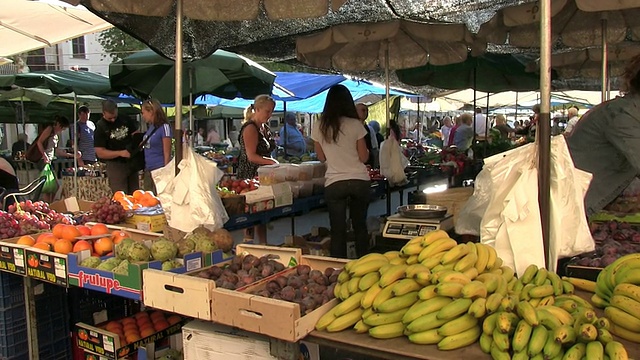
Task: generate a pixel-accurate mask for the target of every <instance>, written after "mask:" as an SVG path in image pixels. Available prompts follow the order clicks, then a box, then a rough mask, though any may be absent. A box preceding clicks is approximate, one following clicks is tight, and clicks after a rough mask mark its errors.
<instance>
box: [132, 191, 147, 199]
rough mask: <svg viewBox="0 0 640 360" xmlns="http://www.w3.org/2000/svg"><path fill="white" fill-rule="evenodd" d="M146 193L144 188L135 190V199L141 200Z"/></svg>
mask: <svg viewBox="0 0 640 360" xmlns="http://www.w3.org/2000/svg"><path fill="white" fill-rule="evenodd" d="M144 194H145V191H144V190H136V191H134V192H133V194H131V195H133V200H135V201H136V202H137V201H139V200H140V199H141V198H142V197H143V196H144Z"/></svg>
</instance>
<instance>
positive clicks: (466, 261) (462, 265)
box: [443, 245, 478, 272]
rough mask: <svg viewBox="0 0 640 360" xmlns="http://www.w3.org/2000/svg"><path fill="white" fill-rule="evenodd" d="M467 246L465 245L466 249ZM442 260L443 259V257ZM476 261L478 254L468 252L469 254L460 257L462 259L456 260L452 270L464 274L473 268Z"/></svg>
mask: <svg viewBox="0 0 640 360" xmlns="http://www.w3.org/2000/svg"><path fill="white" fill-rule="evenodd" d="M468 247H469V245H467V248H468ZM443 258H444V257H443ZM476 261H478V254H476V253H474V252H471V251H469V253H468V254H467V255H465V256H463V257H462V259H460V260H458V262H456V264H455V265H454V266H453V270H455V271H460V272H464V271H466V270H469V269H470V268H475V267H474V265H475V264H476Z"/></svg>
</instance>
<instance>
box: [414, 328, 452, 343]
mask: <svg viewBox="0 0 640 360" xmlns="http://www.w3.org/2000/svg"><path fill="white" fill-rule="evenodd" d="M408 338H409V341H411V342H412V343H414V344H420V345H435V344H437V343H439V342H440V340H442V339H444V336H442V335H440V334H438V329H431V330H426V331H421V332H418V333H412V334H411V335H409V336H408Z"/></svg>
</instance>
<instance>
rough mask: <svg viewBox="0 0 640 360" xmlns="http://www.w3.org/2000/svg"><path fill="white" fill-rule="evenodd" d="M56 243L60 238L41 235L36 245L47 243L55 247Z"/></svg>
mask: <svg viewBox="0 0 640 360" xmlns="http://www.w3.org/2000/svg"><path fill="white" fill-rule="evenodd" d="M56 241H58V238H56V237H55V236H53V235H51V234H44V235H40V236H38V238H37V239H36V243H47V244H49V245H50V246H53V244H55V243H56Z"/></svg>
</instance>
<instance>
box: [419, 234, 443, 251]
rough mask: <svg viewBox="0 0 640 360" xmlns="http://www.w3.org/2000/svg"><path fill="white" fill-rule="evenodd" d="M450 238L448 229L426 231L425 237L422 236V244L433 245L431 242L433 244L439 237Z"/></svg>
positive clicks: (425, 245) (424, 245)
mask: <svg viewBox="0 0 640 360" xmlns="http://www.w3.org/2000/svg"><path fill="white" fill-rule="evenodd" d="M448 238H449V234H447V232H446V231H444V230H434V231H431V232H428V233H426V234H425V235H424V236H423V237H422V242H421V243H422V246H423V247H425V248H426V247H427V246H431V244H433V243H434V242H435V241H436V240H439V239H448Z"/></svg>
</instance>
